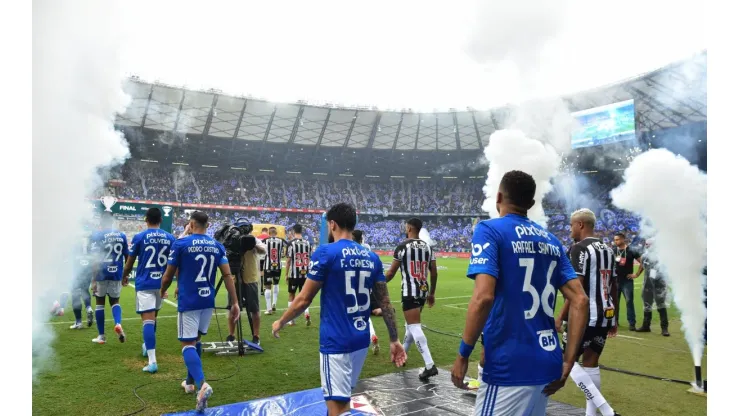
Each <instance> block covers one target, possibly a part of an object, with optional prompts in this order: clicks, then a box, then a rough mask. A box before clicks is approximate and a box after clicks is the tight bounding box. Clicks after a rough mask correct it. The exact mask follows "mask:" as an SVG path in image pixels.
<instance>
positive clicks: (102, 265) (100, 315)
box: [90, 213, 129, 344]
mask: <svg viewBox="0 0 740 416" xmlns="http://www.w3.org/2000/svg"><path fill="white" fill-rule="evenodd" d="M100 225H101V231H98V232H96V233H94V234H93V235H92V237H91V238H90V240H91V241H90V244H91V245H92V246H93V247H94V265H93V273H94V277H93V279H94V280H93V283H92V291H93V293H94V294H95V323H96V324H97V325H98V337H97V338H94V339H93V340H92V342H94V343H96V344H105V342H106V339H105V297H106V296H107V297H108V302H109V303H110V309H111V313H112V314H113V322H114V324H115V326H114V327H113V330H114V331H115V332H116V334H118V340H119V341H121V342H125V341H126V334H125V333H124V332H123V327H122V326H121V319H122V318H121V305H120V304H119V303H118V301H119V299H120V297H121V286H122V280H123V264H124V262H125V261H126V260H127V258H128V254H129V252H128V241H127V239H126V234H124V233H123V232H121V231H118V230H116V229H114V228H113V216H111V215H109V214H105V213H104V214H103V216H102V217H101V219H100Z"/></svg>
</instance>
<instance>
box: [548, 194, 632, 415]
mask: <svg viewBox="0 0 740 416" xmlns="http://www.w3.org/2000/svg"><path fill="white" fill-rule="evenodd" d="M595 225H596V215H594V213H593V212H592V211H591V210H589V209H585V208H584V209H580V210H578V211H576V212H574V213H573V214H572V215H571V216H570V236H571V237H572V238H573V241H575V244H574V245H573V247H572V248H571V249H570V261H571V263H572V265H573V267H574V268H575V271H576V274H577V275H578V279H579V280H580V281H581V284H582V285H583V288H584V290H585V292H586V295H587V296H588V325H587V326H586V331H585V333H584V334H583V340H582V342H581V343H579V345H578V356H579V357H580V356H583V367H581V365H579V364H578V363H577V362H576V363H575V364H574V366H573V371H571V373H570V377H571V378H572V379H573V381H574V382H575V383H576V386H578V388H580V389H581V390H582V391H583V393H584V394H585V395H586V416H596V409H599V411H601V414H602V415H605V416H613V415H615V414H616V413H614V409H612V407H611V406H610V405H609V403H607V401H606V399H604V396H602V395H601V391H600V390H601V372H600V370H599V356H600V355H601V352H602V351H603V350H604V345H606V339H607V338H611V337H614V336H616V335H617V325H616V310H615V307H614V299H618V298H617V290H618V288H617V282H616V274H615V272H614V268H615V264H616V262H615V259H614V252H613V251H612V249H611V248H610V247H609V246H608V245H606V244H604V243H603V242H602V241H601V240H599V239H598V238H596V237H594V226H595ZM569 309H570V301H569V300H566V301H565V304H563V309H562V310H561V311H560V316H558V319H556V320H555V326H556V328H557V329H558V332H560V331H561V329H562V328H563V321H565V320H568V314H569ZM571 332H572V331H571V329H570V328H568V330H567V333H564V334H563V345H565V348H566V349H567V348H568V347H567V341H573V342H575V341H574V340H568V338H569V337H570V333H571Z"/></svg>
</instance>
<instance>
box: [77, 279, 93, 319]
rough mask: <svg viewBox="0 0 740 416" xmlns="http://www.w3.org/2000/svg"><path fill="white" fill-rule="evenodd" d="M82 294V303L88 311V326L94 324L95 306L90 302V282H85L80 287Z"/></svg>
mask: <svg viewBox="0 0 740 416" xmlns="http://www.w3.org/2000/svg"><path fill="white" fill-rule="evenodd" d="M79 291H80V294H81V295H82V303H83V304H84V305H85V310H86V311H87V327H88V328H89V327H91V326H92V324H93V308H92V305H91V304H90V303H91V302H90V301H91V298H90V283H89V282H84V283H82V285H81V286H80V288H79Z"/></svg>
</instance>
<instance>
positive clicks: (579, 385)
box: [578, 382, 594, 400]
mask: <svg viewBox="0 0 740 416" xmlns="http://www.w3.org/2000/svg"><path fill="white" fill-rule="evenodd" d="M578 387H579V388H580V389H581V390H582V391H583V394H585V395H586V400H593V399H594V395H593V394H591V392H590V391H589V390H588V387H586V385H585V384H583V383H582V382H578Z"/></svg>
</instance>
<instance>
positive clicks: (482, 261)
mask: <svg viewBox="0 0 740 416" xmlns="http://www.w3.org/2000/svg"><path fill="white" fill-rule="evenodd" d="M486 263H488V259H487V258H484V257H483V258H482V257H478V258H471V259H470V264H481V265H482V264H486Z"/></svg>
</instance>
